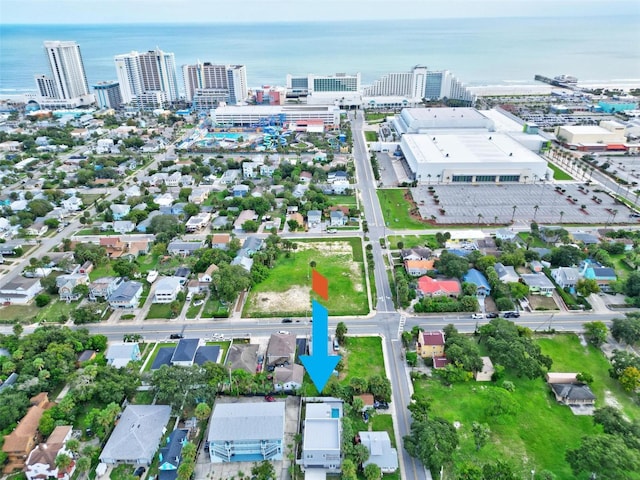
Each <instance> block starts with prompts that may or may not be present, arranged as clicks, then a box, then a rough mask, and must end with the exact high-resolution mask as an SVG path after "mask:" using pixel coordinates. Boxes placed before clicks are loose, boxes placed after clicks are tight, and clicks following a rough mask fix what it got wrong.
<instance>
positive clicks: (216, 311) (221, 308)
mask: <svg viewBox="0 0 640 480" xmlns="http://www.w3.org/2000/svg"><path fill="white" fill-rule="evenodd" d="M200 316H201V317H202V318H224V317H227V316H229V308H228V306H225V305H223V304H222V302H220V300H218V299H217V298H216V297H215V296H214V295H209V298H208V299H207V302H206V303H205V304H204V307H203V310H202V315H200Z"/></svg>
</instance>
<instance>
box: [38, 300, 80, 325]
mask: <svg viewBox="0 0 640 480" xmlns="http://www.w3.org/2000/svg"><path fill="white" fill-rule="evenodd" d="M54 298H55V299H56V300H54V299H52V301H51V303H50V304H49V305H47V306H45V307H43V308H41V309H39V310H40V311H39V312H38V314H37V315H36V320H37V321H39V322H43V321H46V322H51V323H59V322H60V320H62V318H63V317H64V321H65V322H66V321H67V320H68V319H69V316H70V315H71V312H72V311H73V310H75V309H76V308H77V307H78V305H79V304H80V302H79V301H78V302H71V303H67V302H63V301H61V300H57V298H58V297H57V296H56V297H54ZM36 308H37V307H36Z"/></svg>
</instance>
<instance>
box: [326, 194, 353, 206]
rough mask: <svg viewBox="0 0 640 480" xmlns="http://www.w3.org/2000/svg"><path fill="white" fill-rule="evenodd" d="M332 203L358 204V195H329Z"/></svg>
mask: <svg viewBox="0 0 640 480" xmlns="http://www.w3.org/2000/svg"><path fill="white" fill-rule="evenodd" d="M328 197H329V201H330V202H331V204H332V205H344V206H346V207H355V206H356V197H355V196H353V195H328Z"/></svg>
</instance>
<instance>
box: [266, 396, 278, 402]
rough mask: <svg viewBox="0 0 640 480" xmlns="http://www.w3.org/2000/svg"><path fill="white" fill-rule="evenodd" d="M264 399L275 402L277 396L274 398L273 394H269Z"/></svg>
mask: <svg viewBox="0 0 640 480" xmlns="http://www.w3.org/2000/svg"><path fill="white" fill-rule="evenodd" d="M264 399H265V400H266V401H267V402H275V401H276V399H275V398H273V397H272V396H271V395H267V396H265V397H264Z"/></svg>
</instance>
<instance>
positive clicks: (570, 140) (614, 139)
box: [555, 120, 627, 152]
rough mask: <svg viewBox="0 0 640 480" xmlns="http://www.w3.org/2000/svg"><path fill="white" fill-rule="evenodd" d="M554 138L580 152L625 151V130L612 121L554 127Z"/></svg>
mask: <svg viewBox="0 0 640 480" xmlns="http://www.w3.org/2000/svg"><path fill="white" fill-rule="evenodd" d="M555 133H556V137H558V140H560V141H561V142H562V143H564V144H565V145H567V146H568V147H569V148H571V149H574V150H580V151H593V152H595V151H612V150H626V149H627V147H626V145H625V144H626V142H627V138H626V128H625V126H624V125H623V124H621V123H619V122H616V121H614V120H603V121H602V122H600V125H597V126H596V125H565V126H560V127H556V131H555Z"/></svg>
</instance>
